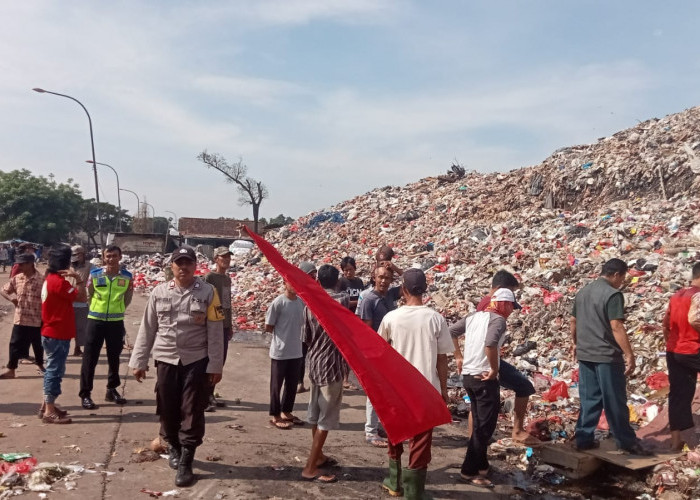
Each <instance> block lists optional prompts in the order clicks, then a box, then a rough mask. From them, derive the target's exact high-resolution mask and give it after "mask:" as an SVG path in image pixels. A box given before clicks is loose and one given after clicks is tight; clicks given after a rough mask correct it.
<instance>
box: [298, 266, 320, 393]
mask: <svg viewBox="0 0 700 500" xmlns="http://www.w3.org/2000/svg"><path fill="white" fill-rule="evenodd" d="M299 269H301V270H302V271H304V272H305V273H306V274H308V275H309V276H311V279H313V280H314V281H316V275H317V274H318V270H317V269H316V265H315V264H314V263H313V262H308V261H304V262H302V263H301V264H299ZM299 300H301V299H299ZM302 303H303V302H302ZM307 349H308V347H307V346H306V344H302V345H301V367H300V368H299V385H298V386H297V394H299V393H302V392H306V391H308V389H307V388H306V387H305V386H304V377H305V376H306V351H307Z"/></svg>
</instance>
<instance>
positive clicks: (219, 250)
mask: <svg viewBox="0 0 700 500" xmlns="http://www.w3.org/2000/svg"><path fill="white" fill-rule="evenodd" d="M220 255H232V252H231V250H229V249H228V247H216V248H215V249H214V257H218V256H220Z"/></svg>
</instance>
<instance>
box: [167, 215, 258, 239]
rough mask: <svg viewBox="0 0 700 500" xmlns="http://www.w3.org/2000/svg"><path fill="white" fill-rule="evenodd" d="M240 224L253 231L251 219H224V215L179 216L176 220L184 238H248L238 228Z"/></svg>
mask: <svg viewBox="0 0 700 500" xmlns="http://www.w3.org/2000/svg"><path fill="white" fill-rule="evenodd" d="M241 224H243V225H245V226H247V227H248V229H250V230H251V231H253V227H254V224H253V221H252V220H238V219H226V218H224V217H221V218H219V219H199V218H196V217H180V218H179V219H178V220H177V228H178V231H180V234H181V235H182V236H184V237H186V238H235V239H250V238H249V236H248V235H247V234H245V232H244V231H241V230H240V229H239V226H240V225H241Z"/></svg>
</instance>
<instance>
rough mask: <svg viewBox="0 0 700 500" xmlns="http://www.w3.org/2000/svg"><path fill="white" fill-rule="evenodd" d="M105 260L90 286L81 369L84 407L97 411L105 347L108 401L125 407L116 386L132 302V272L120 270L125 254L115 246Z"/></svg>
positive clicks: (106, 252)
mask: <svg viewBox="0 0 700 500" xmlns="http://www.w3.org/2000/svg"><path fill="white" fill-rule="evenodd" d="M102 258H103V261H104V264H105V267H100V268H97V269H95V270H93V271H91V272H90V281H89V283H88V296H89V297H90V299H89V303H90V306H89V310H88V320H87V331H86V335H85V349H84V352H83V364H82V367H81V369H80V398H81V403H82V405H83V408H85V409H86V410H94V409H95V408H97V405H96V404H95V403H94V401H93V400H92V398H91V393H92V383H93V380H94V378H95V366H97V361H98V359H99V357H100V351H101V350H102V344H103V343H106V344H107V363H108V365H109V370H108V373H107V394H106V395H105V401H111V402H114V403H117V404H119V405H123V404H126V399H124V398H123V397H122V396H121V395H120V394H119V392H118V391H117V387H119V386H120V385H121V381H120V380H119V356H120V355H121V353H122V349H123V347H124V335H125V334H126V331H125V330H124V312H125V311H126V308H127V307H128V306H129V304H130V303H131V298H132V296H133V292H134V289H133V284H132V277H131V273H130V272H128V271H126V270H125V269H120V267H119V261H120V260H121V258H122V251H121V249H120V248H119V247H118V246H116V245H110V246H108V247H107V248H105V250H104V252H103V254H102Z"/></svg>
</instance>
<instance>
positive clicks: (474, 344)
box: [452, 288, 516, 488]
mask: <svg viewBox="0 0 700 500" xmlns="http://www.w3.org/2000/svg"><path fill="white" fill-rule="evenodd" d="M515 306H516V302H515V295H514V294H513V292H512V290H510V289H508V288H499V289H498V290H496V291H495V292H494V293H493V295H491V303H490V304H489V305H488V307H487V308H486V309H485V310H484V311H482V312H477V313H474V314H472V315H471V316H469V317H468V318H467V321H466V325H465V332H466V333H465V335H464V354H463V359H464V361H463V363H462V383H463V384H464V388H465V389H466V390H467V395H468V396H469V399H471V407H472V416H473V421H474V427H473V430H472V433H471V436H470V438H469V445H468V448H467V454H466V456H465V457H464V463H463V464H462V470H461V474H460V477H461V479H463V480H465V481H467V482H469V483H470V484H472V485H473V486H481V487H485V488H493V483H492V482H491V480H489V479H488V478H487V477H486V474H487V473H488V470H489V461H488V458H487V456H486V453H487V449H488V445H489V440H490V439H491V436H492V435H493V432H494V430H496V424H497V422H498V408H499V406H500V401H501V394H500V393H501V390H500V385H499V383H498V367H499V361H500V359H499V350H500V348H501V346H502V345H503V342H504V340H505V333H506V319H507V318H508V316H510V315H511V314H512V313H513V310H514V308H515ZM452 340H453V342H454V346H455V349H456V351H457V352H458V353H459V342H458V338H453V339H452Z"/></svg>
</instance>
